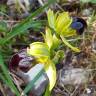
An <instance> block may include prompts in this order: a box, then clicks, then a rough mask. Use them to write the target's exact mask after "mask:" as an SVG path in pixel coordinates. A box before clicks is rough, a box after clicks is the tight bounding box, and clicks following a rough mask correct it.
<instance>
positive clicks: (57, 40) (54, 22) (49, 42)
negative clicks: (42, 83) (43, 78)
mask: <svg viewBox="0 0 96 96" xmlns="http://www.w3.org/2000/svg"><path fill="white" fill-rule="evenodd" d="M47 16H48V24H49V26H50V28H49V27H46V30H45V35H44V34H43V36H44V40H45V41H44V42H34V43H32V44H30V47H29V48H27V53H28V54H29V55H32V56H34V57H35V58H36V59H37V61H38V62H39V63H42V64H44V69H45V72H46V73H47V75H48V78H49V86H48V87H47V91H46V92H45V96H50V95H49V93H48V92H51V90H52V88H53V87H54V85H55V82H56V68H55V64H56V63H57V62H58V60H59V59H58V58H60V56H61V55H60V54H61V53H62V51H61V50H58V47H59V45H60V44H61V43H62V42H64V44H65V45H67V46H68V47H70V48H71V49H72V50H73V51H76V52H80V50H79V49H78V48H76V47H73V46H72V45H70V44H69V43H68V42H67V40H66V39H65V37H69V36H74V35H76V30H74V29H72V28H71V27H70V24H71V23H72V18H71V17H70V16H69V14H68V12H63V13H56V14H54V13H53V11H52V10H50V9H49V11H48V14H47ZM51 29H53V30H51ZM55 50H56V51H55ZM63 53H64V52H63ZM56 60H57V61H56Z"/></svg>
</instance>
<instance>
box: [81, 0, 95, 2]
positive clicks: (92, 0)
mask: <svg viewBox="0 0 96 96" xmlns="http://www.w3.org/2000/svg"><path fill="white" fill-rule="evenodd" d="M80 1H81V2H82V3H88V2H90V3H96V0H80Z"/></svg>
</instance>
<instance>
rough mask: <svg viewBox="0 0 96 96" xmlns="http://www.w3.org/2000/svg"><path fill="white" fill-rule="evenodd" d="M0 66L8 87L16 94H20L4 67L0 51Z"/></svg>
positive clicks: (18, 95) (17, 95)
mask: <svg viewBox="0 0 96 96" xmlns="http://www.w3.org/2000/svg"><path fill="white" fill-rule="evenodd" d="M0 66H1V69H2V71H3V73H4V75H5V77H6V79H5V82H7V84H8V85H9V87H10V89H11V90H12V91H13V92H14V93H15V94H16V96H20V93H19V91H18V89H17V88H16V87H15V85H14V83H13V81H12V78H11V76H10V75H9V71H8V69H7V68H6V66H5V64H4V61H3V57H2V55H1V53H0ZM3 79H4V78H3Z"/></svg>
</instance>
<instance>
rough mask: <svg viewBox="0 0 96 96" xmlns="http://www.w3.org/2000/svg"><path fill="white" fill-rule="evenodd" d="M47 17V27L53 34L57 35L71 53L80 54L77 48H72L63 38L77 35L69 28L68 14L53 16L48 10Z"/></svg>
mask: <svg viewBox="0 0 96 96" xmlns="http://www.w3.org/2000/svg"><path fill="white" fill-rule="evenodd" d="M47 17H48V23H49V26H50V27H51V28H52V29H53V30H54V31H55V34H57V35H58V36H59V37H60V38H61V40H62V41H63V42H64V44H65V45H67V46H68V47H69V48H71V49H72V50H73V51H75V52H80V50H79V49H78V48H76V47H73V46H72V45H71V44H69V43H68V41H67V40H66V38H65V37H69V36H75V35H77V34H76V30H75V29H72V28H71V27H70V25H71V23H72V18H71V17H70V15H69V14H68V12H63V13H56V14H54V12H53V11H52V10H50V9H49V11H48V15H47Z"/></svg>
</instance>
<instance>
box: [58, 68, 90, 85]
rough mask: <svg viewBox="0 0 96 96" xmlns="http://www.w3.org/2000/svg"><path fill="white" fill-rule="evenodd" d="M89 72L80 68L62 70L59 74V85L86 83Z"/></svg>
mask: <svg viewBox="0 0 96 96" xmlns="http://www.w3.org/2000/svg"><path fill="white" fill-rule="evenodd" d="M88 78H89V72H87V71H86V70H84V69H81V68H73V69H63V70H61V72H60V75H59V80H60V85H66V84H71V85H79V84H84V83H86V82H87V81H88Z"/></svg>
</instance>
